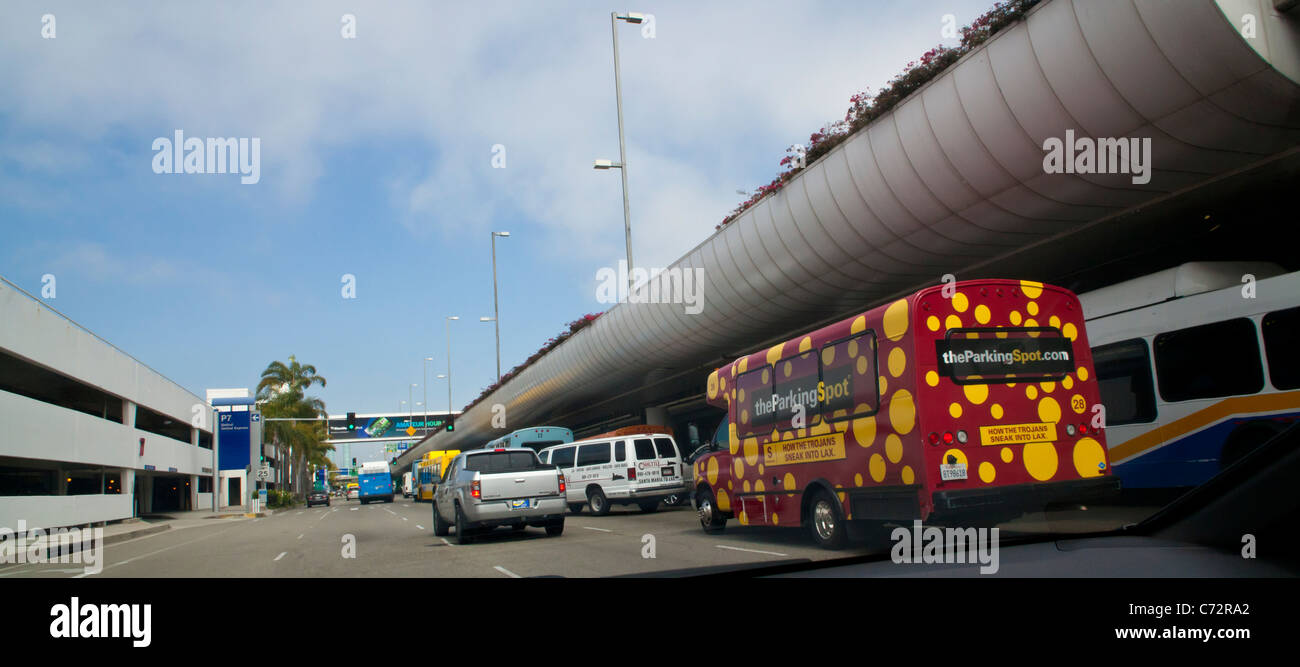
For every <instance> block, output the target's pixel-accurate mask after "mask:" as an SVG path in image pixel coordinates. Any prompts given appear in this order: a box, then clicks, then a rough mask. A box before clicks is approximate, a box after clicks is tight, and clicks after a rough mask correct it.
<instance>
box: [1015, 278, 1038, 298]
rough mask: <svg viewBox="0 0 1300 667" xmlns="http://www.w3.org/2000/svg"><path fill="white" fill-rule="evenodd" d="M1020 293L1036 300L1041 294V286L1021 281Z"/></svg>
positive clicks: (1032, 282)
mask: <svg viewBox="0 0 1300 667" xmlns="http://www.w3.org/2000/svg"><path fill="white" fill-rule="evenodd" d="M1020 291H1021V292H1024V294H1025V296H1027V297H1029V298H1031V299H1037V298H1038V296H1039V295H1040V294H1042V293H1043V284H1042V283H1036V282H1034V281H1032V280H1022V281H1020Z"/></svg>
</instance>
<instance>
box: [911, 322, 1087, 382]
mask: <svg viewBox="0 0 1300 667" xmlns="http://www.w3.org/2000/svg"><path fill="white" fill-rule="evenodd" d="M971 334H974V335H973V336H972V335H971ZM934 346H935V353H936V355H937V357H938V362H939V375H942V376H944V377H947V378H949V379H951V380H952V381H953V382H956V383H957V384H989V383H992V382H1016V381H1023V380H1031V381H1032V380H1056V379H1060V378H1061V377H1063V376H1065V374H1067V373H1069V372H1071V371H1073V370H1074V367H1075V363H1076V360H1075V357H1074V346H1073V345H1072V342H1071V341H1070V339H1068V338H1065V337H1063V336H1062V335H1061V330H1060V329H1056V328H1053V327H1030V328H1023V329H991V328H982V329H950V330H949V331H948V335H947V336H946V337H944V338H940V339H938V340H936V341H934Z"/></svg>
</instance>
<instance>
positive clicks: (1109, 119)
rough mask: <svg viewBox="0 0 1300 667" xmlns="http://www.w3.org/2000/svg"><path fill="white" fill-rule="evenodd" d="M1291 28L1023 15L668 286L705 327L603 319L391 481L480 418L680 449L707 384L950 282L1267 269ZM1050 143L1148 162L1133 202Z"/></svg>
mask: <svg viewBox="0 0 1300 667" xmlns="http://www.w3.org/2000/svg"><path fill="white" fill-rule="evenodd" d="M1275 4H1276V5H1277V6H1276V7H1275ZM1289 4H1294V3H1288V2H1285V1H1281V2H1277V3H1274V2H1273V1H1272V0H1219V1H1217V2H1216V1H1214V0H1187V1H1179V2H1174V1H1167V0H1116V1H1106V2H1097V1H1095V0H1048V1H1047V2H1044V3H1042V4H1040V5H1038V6H1036V7H1035V8H1033V9H1032V10H1030V11H1029V12H1028V14H1027V15H1026V16H1025V18H1024V20H1022V21H1020V22H1018V23H1017V24H1015V25H1013V26H1010V27H1008V28H1006V29H1004V30H1002V31H1001V32H999V33H998V34H997V35H995V36H993V37H992V38H991V39H990V40H989V41H988V42H986V43H985V44H983V45H981V46H980V47H979V48H977V49H975V50H973V51H971V52H970V53H968V54H966V55H965V56H964V57H962V58H961V59H960V60H959V61H958V62H956V63H955V64H953V65H952V66H950V67H949V68H948V69H947V70H946V71H945V72H944V73H943V74H941V75H940V76H938V77H936V78H935V79H933V80H931V81H930V82H928V83H927V84H926V85H924V86H923V87H922V88H920V89H919V90H917V91H915V92H913V93H912V94H911V95H910V96H909V97H908V98H907V99H905V100H904V101H903V102H901V103H900V104H898V105H897V106H896V107H895V108H894V109H893V110H892V111H891V112H889V113H888V114H886V115H884V116H882V117H880V118H877V119H876V120H875V121H873V122H872V123H871V124H869V125H868V126H867V127H865V128H863V129H862V130H860V131H858V132H857V133H856V134H855V135H854V136H852V137H851V138H849V139H848V140H847V141H846V142H844V143H843V144H841V145H839V146H838V147H836V148H835V149H834V150H832V151H831V152H830V153H828V154H827V155H825V156H823V157H822V158H821V159H819V160H818V161H817V162H815V163H814V164H812V165H810V166H809V167H808V168H807V169H805V170H804V171H803V172H802V173H801V174H799V175H798V176H796V177H795V178H793V179H792V180H791V181H790V182H788V183H787V184H786V186H785V187H784V188H783V189H782V190H781V191H779V192H778V193H776V194H774V195H772V196H769V197H767V198H765V199H764V200H762V201H761V202H759V203H758V204H756V205H755V206H753V207H751V208H750V209H748V210H747V211H746V212H745V213H743V214H742V215H740V216H739V217H738V218H737V219H735V220H734V221H732V222H731V223H730V224H728V225H726V226H725V227H723V228H722V229H721V230H719V231H717V232H716V233H714V234H712V235H710V236H709V237H708V238H706V239H704V240H703V241H702V242H701V243H700V244H699V245H697V246H696V247H695V248H693V249H692V250H691V251H690V252H688V253H687V254H686V255H684V256H683V257H681V258H680V259H678V260H677V261H676V262H675V263H674V264H673V265H672V267H670V268H680V269H683V270H692V269H696V268H700V269H703V271H704V276H705V283H704V286H703V288H702V294H703V304H704V308H703V312H701V313H699V314H696V315H688V314H686V313H685V312H684V308H683V306H682V305H680V304H632V303H623V304H619V305H617V306H615V307H613V308H612V309H610V310H609V311H608V312H607V313H605V314H604V315H603V316H602V317H600V318H599V319H598V320H596V321H595V322H594V323H593V324H592V325H591V326H589V327H587V328H585V329H583V330H581V331H580V332H578V333H577V334H576V335H574V336H573V337H571V338H570V339H569V340H567V341H565V342H564V343H563V344H561V345H560V346H558V347H557V348H556V349H554V350H552V351H551V352H550V353H548V354H547V355H546V356H544V357H542V358H541V359H539V360H538V361H537V362H536V363H534V364H533V365H532V366H530V367H528V368H527V369H525V370H524V371H522V372H521V373H520V374H519V375H518V376H516V377H514V378H512V379H510V380H509V381H507V382H506V383H505V384H504V385H503V386H502V387H500V388H498V389H497V390H496V391H494V392H493V393H492V395H490V396H488V397H486V398H485V399H484V400H483V401H481V402H479V403H478V404H477V405H475V406H473V407H472V408H470V409H469V410H467V411H466V412H465V414H464V415H462V416H461V417H460V418H458V419H457V421H456V429H455V431H454V432H452V433H436V434H434V435H432V436H430V437H429V438H427V439H425V440H423V441H421V442H420V443H419V444H418V445H417V446H416V447H414V448H413V449H412V450H410V451H409V452H408V453H407V454H406V455H404V456H402V457H401V458H400V459H399V460H398V462H397V464H398V467H399V469H400V468H401V467H402V466H405V467H409V465H410V460H411V459H412V458H413V457H418V456H419V455H421V454H422V453H423V452H425V451H429V450H433V449H466V448H472V447H477V446H480V445H481V444H482V443H483V442H485V441H487V440H489V439H490V438H492V437H495V434H497V433H498V431H497V430H496V429H493V428H492V427H491V425H490V420H491V417H492V406H493V405H494V404H498V403H499V404H502V405H504V406H506V409H507V415H508V417H509V420H508V425H509V426H510V428H511V429H513V428H522V427H526V426H530V425H535V424H539V423H550V424H555V425H560V426H567V427H569V428H573V429H574V430H575V431H576V432H579V433H580V434H581V433H583V432H584V431H585V432H592V431H596V430H600V429H604V428H607V427H613V426H619V425H623V424H625V423H645V421H646V420H649V421H651V422H653V423H664V421H663V420H665V419H667V420H669V421H671V422H673V423H675V424H676V425H678V426H680V424H681V423H683V421H682V420H684V419H692V418H695V417H694V416H695V415H705V414H707V410H706V409H705V408H703V407H702V400H701V396H700V395H701V394H702V393H703V385H704V377H705V375H706V374H707V373H708V371H709V370H711V369H712V368H714V367H716V366H718V365H721V364H723V363H725V362H726V361H728V360H730V359H731V358H734V357H735V356H739V355H740V354H741V353H746V352H749V351H752V350H753V349H757V348H759V347H761V346H763V345H764V344H765V343H766V344H771V342H775V341H777V340H781V339H784V338H788V337H790V336H792V335H794V334H796V333H798V332H801V331H804V330H808V329H811V328H814V327H815V326H816V325H818V323H822V322H829V321H832V320H834V319H838V318H841V317H844V316H847V315H848V314H850V313H852V312H855V311H862V310H865V309H867V308H869V307H872V306H874V305H877V304H880V303H883V302H885V301H887V300H889V299H891V298H894V297H896V296H899V295H902V294H905V293H908V292H911V291H913V290H915V289H918V288H919V287H922V286H924V285H929V284H934V283H936V282H938V281H939V279H940V277H941V276H942V275H944V274H947V273H951V274H954V275H956V276H958V277H960V278H962V279H967V278H977V277H983V276H998V277H1021V278H1030V279H1036V280H1047V281H1050V282H1056V283H1061V284H1066V285H1067V286H1074V287H1075V288H1076V290H1079V289H1082V288H1084V287H1089V288H1090V287H1096V286H1098V284H1099V283H1098V281H1104V280H1107V279H1109V280H1119V279H1123V278H1125V277H1129V276H1127V275H1122V274H1123V273H1124V272H1125V271H1128V272H1130V273H1131V272H1133V271H1139V270H1140V271H1145V272H1149V271H1153V270H1156V269H1160V268H1164V267H1163V266H1154V265H1152V262H1160V261H1162V260H1161V259H1160V258H1159V256H1158V255H1151V254H1150V253H1151V251H1153V250H1159V249H1161V248H1162V247H1169V248H1175V247H1179V243H1182V242H1184V241H1186V240H1187V239H1200V241H1201V243H1202V247H1210V246H1214V247H1217V248H1219V249H1220V250H1224V251H1230V250H1231V248H1232V244H1233V243H1237V244H1239V245H1240V247H1241V248H1242V249H1243V251H1257V252H1259V253H1265V254H1267V253H1275V252H1279V251H1278V250H1277V249H1276V248H1271V247H1270V244H1269V243H1268V242H1267V241H1261V240H1260V238H1259V236H1258V235H1259V234H1270V233H1272V232H1273V231H1275V230H1277V229H1280V228H1281V226H1282V225H1283V224H1293V223H1292V220H1293V216H1292V217H1291V218H1289V219H1283V218H1270V217H1269V216H1270V215H1272V214H1273V211H1272V210H1270V208H1269V206H1268V205H1267V203H1268V202H1269V201H1271V200H1272V199H1273V198H1275V197H1278V196H1279V193H1281V195H1282V196H1287V197H1290V199H1291V201H1293V200H1294V199H1293V197H1294V195H1293V193H1291V192H1290V190H1291V188H1293V187H1294V186H1293V184H1294V183H1296V182H1298V181H1297V177H1298V176H1300V166H1298V164H1300V157H1298V155H1300V148H1298V147H1300V85H1297V82H1300V36H1298V34H1297V33H1298V32H1300V9H1291V8H1290V7H1289V6H1288V5H1289ZM1248 15H1249V17H1253V18H1247V16H1248ZM1248 24H1249V25H1250V26H1253V36H1250V37H1247V36H1243V34H1242V32H1241V29H1242V28H1243V27H1244V26H1246V25H1248ZM1067 133H1068V134H1067ZM1067 136H1074V137H1088V138H1091V139H1094V140H1095V139H1100V138H1125V139H1137V140H1139V144H1138V145H1139V146H1140V145H1142V140H1147V139H1149V145H1150V154H1149V155H1148V156H1144V159H1147V160H1149V163H1148V166H1149V169H1150V171H1149V174H1148V176H1149V179H1146V178H1145V177H1136V175H1135V174H1133V173H1107V174H1089V173H1047V171H1046V170H1045V165H1044V158H1045V155H1046V153H1047V151H1045V148H1044V146H1045V142H1047V141H1048V140H1049V139H1053V138H1056V139H1060V140H1064V139H1065V138H1066V137H1067ZM1261 202H1264V203H1263V204H1261ZM1251 206H1253V207H1254V208H1253V209H1250V207H1251ZM1247 209H1249V210H1247ZM1216 216H1217V217H1216ZM704 224H706V223H704V222H701V225H702V226H703V225H704ZM1251 235H1255V236H1254V238H1253V239H1251V238H1250V236H1251ZM1243 238H1245V239H1247V240H1246V241H1243ZM1239 258H1241V259H1273V260H1275V261H1277V260H1280V259H1282V258H1278V257H1272V256H1267V255H1262V256H1250V257H1239ZM1178 261H1181V259H1174V258H1172V257H1171V258H1169V265H1172V264H1175V263H1177V262H1178ZM1288 262H1289V264H1288ZM1281 263H1283V264H1284V265H1287V267H1288V268H1292V269H1294V268H1297V267H1295V260H1294V259H1290V258H1286V261H1282V262H1281ZM1089 281H1091V282H1089ZM700 426H701V432H702V435H705V436H707V434H705V433H704V431H707V424H701V425H700Z"/></svg>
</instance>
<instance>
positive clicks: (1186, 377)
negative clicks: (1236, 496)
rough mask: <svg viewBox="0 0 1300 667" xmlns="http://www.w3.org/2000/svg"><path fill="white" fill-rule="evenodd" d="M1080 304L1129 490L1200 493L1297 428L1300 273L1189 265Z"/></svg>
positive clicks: (1110, 435) (1114, 454) (1246, 265)
mask: <svg viewBox="0 0 1300 667" xmlns="http://www.w3.org/2000/svg"><path fill="white" fill-rule="evenodd" d="M1079 299H1080V301H1081V302H1082V305H1083V310H1084V316H1085V320H1086V322H1087V327H1088V339H1089V342H1090V344H1091V345H1092V357H1093V364H1094V366H1095V367H1096V373H1097V379H1098V383H1099V386H1100V389H1101V400H1102V404H1103V405H1104V406H1105V408H1106V421H1105V424H1106V429H1107V431H1106V442H1107V446H1108V447H1109V450H1110V460H1111V462H1112V465H1114V467H1115V474H1116V475H1118V476H1119V477H1120V479H1121V481H1122V484H1123V486H1124V488H1125V489H1160V488H1163V489H1170V488H1175V487H1190V486H1196V485H1199V484H1201V483H1202V482H1204V481H1206V480H1207V479H1209V478H1210V477H1213V476H1214V475H1215V474H1217V473H1218V472H1219V471H1220V470H1221V469H1222V468H1224V467H1226V466H1228V465H1230V464H1231V463H1233V462H1234V461H1236V460H1237V459H1238V458H1240V457H1241V456H1242V455H1244V454H1245V453H1246V452H1249V451H1250V450H1251V449H1252V448H1254V447H1256V446H1258V445H1259V444H1261V443H1263V442H1264V441H1266V440H1268V438H1270V437H1271V436H1272V435H1273V434H1275V433H1277V432H1279V431H1281V430H1282V429H1283V428H1284V427H1285V426H1286V425H1287V424H1288V423H1290V422H1291V421H1294V420H1295V419H1296V418H1297V417H1298V416H1300V272H1296V273H1285V271H1284V269H1283V268H1282V267H1280V266H1278V265H1276V264H1270V263H1260V262H1254V263H1251V262H1192V263H1188V264H1183V265H1181V266H1178V267H1175V268H1172V269H1167V270H1165V271H1160V272H1158V273H1153V274H1151V275H1147V276H1143V277H1141V278H1136V279H1134V280H1129V281H1125V282H1122V283H1118V284H1115V285H1111V286H1109V287H1105V288H1102V289H1099V290H1096V291H1093V292H1089V293H1086V294H1081V295H1079Z"/></svg>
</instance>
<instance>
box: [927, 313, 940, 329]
mask: <svg viewBox="0 0 1300 667" xmlns="http://www.w3.org/2000/svg"><path fill="white" fill-rule="evenodd" d="M925 326H926V328H928V329H929V330H930V331H938V330H939V317H938V316H937V315H931V316H929V317H927V318H925Z"/></svg>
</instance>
